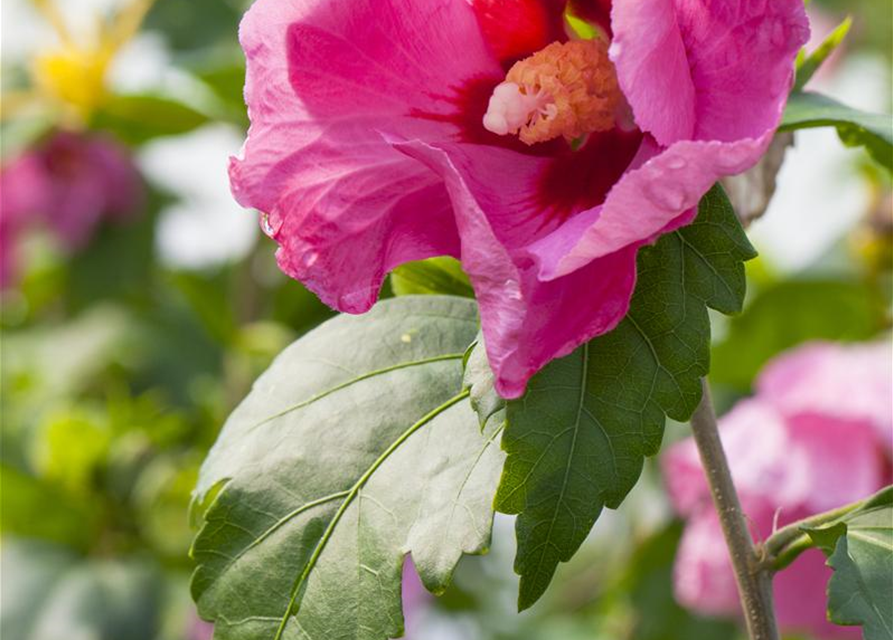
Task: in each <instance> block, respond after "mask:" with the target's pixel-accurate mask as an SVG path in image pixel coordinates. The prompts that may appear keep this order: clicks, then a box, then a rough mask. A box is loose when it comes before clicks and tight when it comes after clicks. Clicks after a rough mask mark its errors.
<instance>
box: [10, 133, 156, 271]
mask: <svg viewBox="0 0 893 640" xmlns="http://www.w3.org/2000/svg"><path fill="white" fill-rule="evenodd" d="M143 196H144V193H143V183H142V180H141V178H140V175H139V173H138V172H137V169H136V167H135V166H134V164H133V161H132V160H131V158H130V154H129V153H128V152H127V150H126V149H125V148H124V147H122V146H121V145H120V144H118V143H117V142H115V141H114V140H112V139H110V138H108V137H106V136H101V135H87V134H81V133H73V132H68V131H59V132H56V133H54V134H52V135H51V136H49V137H48V138H46V139H45V140H43V141H41V142H40V143H39V144H38V145H37V146H35V147H34V148H32V149H29V150H28V151H26V152H25V153H23V154H22V155H20V156H18V157H17V158H15V159H14V160H12V161H11V162H10V163H9V164H8V165H6V166H4V167H3V168H2V169H0V251H2V257H0V265H2V273H0V284H3V285H4V286H5V285H7V284H9V283H10V281H11V280H12V276H13V274H14V272H15V268H16V264H15V262H16V260H15V252H16V247H15V245H16V244H17V238H18V237H19V234H20V233H21V232H22V231H23V230H24V229H26V228H28V227H30V226H33V225H35V224H37V223H38V222H40V223H43V224H45V225H46V226H48V227H49V228H50V229H51V230H52V231H53V233H54V235H55V236H56V237H57V238H58V240H59V242H60V243H61V244H62V246H63V247H65V248H66V249H67V250H69V251H75V250H78V249H81V248H83V246H84V245H85V244H86V243H87V242H88V241H89V240H90V238H92V237H93V234H94V232H95V230H96V227H97V225H98V224H99V223H100V221H101V220H103V219H113V220H125V219H127V218H129V217H130V216H132V215H134V214H135V213H137V212H138V211H139V208H140V205H141V204H142V200H143Z"/></svg>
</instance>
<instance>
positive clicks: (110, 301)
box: [0, 0, 893, 640]
mask: <svg viewBox="0 0 893 640" xmlns="http://www.w3.org/2000/svg"><path fill="white" fill-rule="evenodd" d="M333 1H334V0H333ZM246 5H247V3H246V2H244V1H243V0H157V2H154V3H153V2H150V1H145V0H58V1H57V2H56V3H55V4H53V3H50V2H47V1H46V0H3V4H2V9H0V21H2V72H0V80H2V102H0V106H2V112H0V116H2V129H0V134H2V165H0V166H2V168H0V196H2V213H0V284H2V293H0V302H2V311H0V364H2V367H0V419H2V447H0V497H2V510H0V533H2V539H0V580H2V583H0V634H2V637H3V640H80V639H85V640H86V639H90V640H94V639H96V640H155V639H158V640H201V639H205V638H210V636H211V627H210V625H207V624H205V623H202V622H201V621H200V620H199V619H198V617H197V616H196V614H195V611H194V607H193V605H192V602H191V600H190V598H189V593H188V580H189V574H190V571H191V565H190V561H189V558H188V548H189V544H190V540H191V537H192V535H193V533H194V531H193V529H192V528H191V526H192V525H194V523H191V522H190V518H189V508H188V507H189V501H190V492H191V490H192V487H193V485H194V482H195V479H196V476H197V472H198V467H199V465H200V464H201V461H202V459H203V457H204V455H205V453H206V451H207V449H208V448H209V447H210V445H211V444H212V443H213V441H214V439H215V436H216V433H217V431H218V429H219V428H220V426H221V425H222V423H223V421H224V419H225V418H226V416H227V415H228V413H229V412H230V411H231V410H232V408H233V407H234V406H235V404H236V403H238V401H239V400H240V399H241V398H242V397H243V396H244V395H245V393H246V392H247V390H248V388H249V386H250V384H251V382H252V381H253V380H254V378H255V377H256V376H257V375H258V374H259V373H260V372H261V371H263V369H264V368H265V367H266V366H267V365H268V364H269V362H270V360H271V359H272V358H273V356H275V354H276V353H278V352H279V351H280V350H281V349H282V348H283V347H284V346H286V345H287V344H288V343H289V342H290V341H292V340H294V339H295V338H297V337H299V336H300V335H302V334H303V333H305V332H306V331H308V330H310V329H312V328H313V327H314V326H316V325H317V324H319V323H320V322H322V321H324V320H325V319H327V318H328V317H330V316H331V311H330V310H328V309H327V308H326V307H324V306H323V305H321V303H319V302H318V301H317V300H316V298H315V297H314V296H313V295H312V294H310V293H308V292H307V291H306V290H304V289H303V288H302V287H301V285H300V284H298V283H296V282H293V281H291V280H289V279H287V278H286V277H285V276H284V275H282V274H281V273H280V272H279V271H278V269H277V268H276V265H275V261H274V257H273V253H274V249H275V247H274V245H273V243H272V242H271V241H270V240H268V239H267V238H266V237H265V236H263V234H262V232H261V226H262V221H261V220H259V217H258V214H257V213H256V212H251V211H245V210H243V209H241V208H240V207H238V205H236V204H235V202H234V201H233V200H232V198H231V196H230V194H229V188H228V182H227V177H226V166H227V160H228V157H229V156H230V155H231V154H234V153H237V152H238V150H239V147H240V145H241V142H242V139H243V137H244V133H245V130H246V127H247V118H246V115H245V109H244V105H243V102H242V98H241V86H242V81H243V77H244V61H243V58H242V56H241V52H240V50H239V48H238V42H237V29H238V21H239V18H240V16H241V14H242V12H243V11H244V9H245V7H246ZM891 11H893V5H891V4H890V3H889V2H888V0H859V1H844V0H814V1H813V2H812V3H811V5H810V12H811V17H812V21H813V26H814V29H815V30H816V31H817V32H818V34H819V35H822V34H824V33H827V32H829V31H830V30H831V29H833V28H834V26H836V25H837V24H838V23H839V22H840V21H841V20H842V19H843V18H844V17H845V16H846V15H847V13H849V14H850V15H852V16H853V19H854V25H853V29H852V31H851V33H850V36H849V37H848V39H847V40H846V42H845V44H844V46H843V48H842V49H841V51H840V52H839V53H838V54H836V55H835V56H834V58H833V59H832V60H831V61H830V62H829V64H828V65H827V68H825V69H824V70H823V71H822V72H821V73H820V74H819V76H818V77H817V78H816V79H815V80H814V81H813V83H812V86H813V87H815V88H818V89H821V90H822V91H824V92H826V93H828V94H830V95H832V96H834V97H837V98H838V99H840V100H841V101H844V102H846V103H847V104H850V105H852V106H855V107H861V108H863V109H867V110H870V111H880V112H887V113H889V112H890V108H891V106H893V105H891V89H893V85H891V72H890V69H891V53H893V49H891V47H893V42H891V36H893V18H891ZM891 202H893V201H891V185H890V180H889V176H885V175H884V174H883V172H882V171H881V170H879V168H878V167H877V166H876V165H873V164H872V163H871V161H870V160H869V159H868V157H867V156H866V155H865V154H864V153H862V152H860V151H859V150H852V149H846V148H844V147H843V145H842V144H841V143H840V141H839V140H838V138H837V136H836V134H835V132H834V131H833V130H825V129H819V130H810V131H804V132H802V133H798V134H797V135H796V143H795V146H794V148H792V149H791V150H789V151H788V154H787V159H786V163H785V165H784V167H783V168H782V170H781V173H780V175H779V177H778V191H777V193H776V194H775V197H774V199H773V201H772V204H771V206H770V208H769V210H768V212H767V213H766V214H765V216H763V217H762V218H761V219H760V220H758V221H756V222H755V223H753V225H752V226H751V229H750V235H751V237H752V239H753V241H754V243H755V245H756V246H757V248H758V249H759V250H760V252H761V257H760V258H758V259H757V260H755V261H753V262H751V263H750V264H749V265H748V278H749V294H748V295H749V302H748V305H747V309H746V311H745V313H744V314H743V315H742V316H740V317H737V318H735V319H732V320H731V321H728V320H726V319H724V318H720V317H717V318H715V325H714V326H715V348H714V351H713V361H714V364H713V373H712V383H713V385H714V391H715V395H716V398H717V401H718V404H719V408H720V409H721V410H725V409H727V408H728V407H729V406H731V404H732V403H733V402H734V401H735V400H736V399H738V398H740V397H742V396H744V395H746V394H748V393H749V391H750V388H751V384H752V382H753V379H754V376H755V375H756V374H757V372H758V371H759V369H760V367H761V366H762V365H763V364H764V363H765V362H766V361H767V360H769V359H770V358H771V357H773V356H774V355H776V354H778V353H780V352H782V351H784V350H785V349H788V348H790V347H793V346H796V345H798V344H800V343H804V342H806V341H809V340H813V339H827V340H834V341H868V340H872V339H876V338H878V337H879V336H883V335H888V333H889V330H890V308H891V295H890V294H891V291H890V289H891V260H893V253H891V251H893V213H891ZM384 295H390V293H389V291H388V290H387V289H386V290H385V292H384ZM842 373H843V372H842ZM685 433H686V428H685V426H684V425H673V424H671V425H669V427H668V434H667V439H668V441H672V440H676V439H679V438H681V437H684V435H685ZM512 526H513V523H512V521H511V520H510V519H507V518H503V517H497V520H496V526H495V531H494V542H493V546H492V551H491V553H490V554H489V555H488V556H486V557H484V558H468V559H465V560H464V561H463V562H462V564H461V566H460V569H459V571H458V572H457V575H456V578H455V586H454V588H452V589H451V590H450V591H448V592H447V594H446V595H444V596H443V597H441V598H437V599H435V598H432V597H429V596H426V595H425V594H423V593H421V591H420V588H419V587H418V586H417V585H415V586H413V585H414V584H415V583H414V582H413V579H412V576H411V575H410V577H409V580H408V584H409V586H407V587H406V596H407V609H408V611H407V616H408V624H409V634H408V637H410V638H413V639H415V640H448V639H450V640H451V639H456V640H459V639H462V640H465V639H470V640H508V639H510V638H511V639H519V640H527V639H530V640H534V639H537V640H539V639H543V640H577V639H580V640H583V639H586V640H593V639H599V638H604V639H612V640H616V639H629V640H689V639H694V638H698V639H704V640H710V639H712V638H715V639H717V640H725V639H728V638H734V637H735V636H736V634H737V633H738V631H737V630H736V627H735V624H734V622H732V621H729V620H723V619H709V618H703V617H699V616H697V615H695V614H694V613H691V612H689V611H687V610H685V609H684V608H682V607H681V606H680V605H679V604H677V602H676V601H675V600H674V598H673V591H672V563H673V559H674V555H675V551H676V548H677V545H678V541H679V538H680V535H681V532H682V524H681V522H680V521H678V520H677V519H676V518H675V516H674V514H673V512H672V509H671V507H670V503H669V501H668V500H667V498H666V494H665V491H664V488H663V483H662V479H661V475H660V469H659V465H658V464H657V463H656V462H655V463H650V464H649V467H648V468H647V469H646V473H645V476H644V478H643V480H642V482H641V483H640V485H639V486H638V487H637V488H636V490H635V491H634V493H633V494H632V495H631V496H630V498H629V499H628V500H627V502H626V503H625V504H624V505H623V507H622V508H621V509H620V510H619V511H617V512H607V513H605V514H604V515H603V516H602V519H601V520H600V521H599V523H598V524H597V525H596V527H595V529H594V531H593V534H592V536H591V538H590V539H589V540H588V541H587V543H586V544H585V546H584V548H583V549H582V550H581V552H580V553H579V554H577V556H576V557H575V558H574V560H573V561H572V562H571V563H569V564H567V565H563V566H562V567H561V568H560V570H559V574H558V577H557V578H556V580H555V581H554V583H553V586H552V588H551V590H550V592H549V593H548V594H547V596H546V597H545V598H544V600H543V601H542V602H541V603H539V604H538V605H537V606H535V607H534V608H533V609H532V610H530V611H528V612H525V613H524V614H522V615H517V614H516V613H515V606H514V601H515V597H516V590H517V580H516V577H515V576H514V574H513V572H512V569H511V563H512V558H513V554H514V541H513V531H512Z"/></svg>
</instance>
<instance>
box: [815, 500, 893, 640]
mask: <svg viewBox="0 0 893 640" xmlns="http://www.w3.org/2000/svg"><path fill="white" fill-rule="evenodd" d="M803 531H804V532H805V533H806V534H807V535H808V536H809V537H810V538H811V539H812V541H813V542H814V543H815V545H816V546H817V547H819V548H820V549H822V551H824V552H825V555H827V556H828V566H829V567H831V568H832V569H834V575H833V576H832V577H831V580H830V581H829V582H828V617H829V619H830V620H831V621H832V622H834V623H835V624H839V625H861V626H862V629H863V637H864V638H865V640H890V639H891V638H893V486H891V487H887V488H886V489H884V490H883V491H881V492H879V493H877V494H876V495H875V496H874V497H873V498H872V499H871V500H869V501H868V502H866V503H865V504H864V505H862V506H861V507H860V508H859V509H857V510H855V511H852V512H850V513H848V514H846V515H845V516H843V517H841V518H840V519H839V520H837V521H835V522H830V523H827V524H824V525H822V526H820V527H804V528H803Z"/></svg>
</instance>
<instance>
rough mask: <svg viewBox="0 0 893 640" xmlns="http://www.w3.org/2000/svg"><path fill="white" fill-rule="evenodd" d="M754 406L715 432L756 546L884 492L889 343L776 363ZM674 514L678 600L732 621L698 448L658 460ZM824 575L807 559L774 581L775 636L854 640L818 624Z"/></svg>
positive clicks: (818, 563) (800, 354) (745, 406)
mask: <svg viewBox="0 0 893 640" xmlns="http://www.w3.org/2000/svg"><path fill="white" fill-rule="evenodd" d="M756 387H757V394H756V396H755V397H753V398H751V399H747V400H743V401H741V402H739V403H738V404H737V405H736V406H735V408H733V409H732V411H730V412H729V413H728V414H727V415H726V416H725V417H723V419H722V420H721V421H720V433H721V436H722V440H723V444H724V446H725V448H726V453H727V455H728V458H729V464H730V466H731V469H732V476H733V477H734V480H735V484H736V486H737V488H738V492H739V495H740V497H741V503H742V507H743V508H744V511H745V513H746V515H747V518H748V520H749V522H750V523H751V526H752V533H753V535H754V537H755V539H757V540H761V539H765V538H767V537H768V536H769V535H771V534H772V531H773V527H774V526H776V524H777V526H783V525H785V524H788V523H790V522H794V521H796V520H799V519H801V518H804V517H806V516H809V515H813V514H815V513H819V512H822V511H827V510H829V509H833V508H835V507H839V506H842V505H844V504H847V503H850V502H854V501H856V500H860V499H862V498H865V497H867V496H869V495H871V494H872V493H874V492H875V491H877V490H879V489H880V488H881V487H883V486H884V485H886V484H887V483H889V482H890V480H891V478H890V457H889V456H890V452H891V442H893V403H891V395H890V389H891V388H893V354H891V346H890V344H889V343H879V344H870V345H854V346H842V345H836V344H826V343H814V344H810V345H805V346H803V347H800V348H798V349H796V350H794V351H791V352H789V353H786V354H783V355H782V356H780V357H778V358H777V359H776V360H775V361H773V362H771V363H770V364H769V365H768V366H767V367H766V368H765V369H764V370H763V372H762V374H761V375H760V377H759V379H758V380H757V385H756ZM663 466H664V472H665V477H666V480H667V485H668V488H669V491H670V496H671V498H672V500H673V504H674V505H675V507H676V509H677V510H678V511H679V513H680V514H681V515H683V516H685V517H686V518H688V525H687V527H686V529H685V533H684V535H683V539H682V543H681V546H680V549H679V555H678V557H677V559H676V571H675V578H676V581H675V587H676V595H677V597H678V599H679V600H680V602H682V603H683V604H685V605H687V606H689V607H691V608H693V609H696V610H698V611H701V612H702V613H706V614H710V615H734V614H736V613H737V612H738V611H739V604H738V595H737V590H736V587H735V579H734V574H733V572H732V566H731V562H730V560H729V556H728V550H727V548H726V546H725V543H724V541H723V536H722V530H721V529H720V526H719V521H718V519H717V516H716V512H715V511H714V509H713V505H712V504H711V502H710V494H709V491H708V488H707V484H706V481H705V480H704V475H703V471H702V468H701V463H700V461H699V459H698V453H697V450H696V448H695V445H694V442H693V441H692V440H691V439H689V440H686V441H684V442H681V443H679V444H677V445H675V446H673V447H672V448H671V449H670V450H669V452H668V453H667V455H666V456H665V457H664V460H663ZM830 577H831V570H830V569H829V568H828V567H826V566H825V557H824V555H823V554H822V553H821V552H820V551H818V550H814V549H813V550H810V551H807V552H806V553H805V554H803V555H802V556H800V557H799V558H798V559H797V560H796V561H795V562H794V564H792V565H791V566H790V567H788V568H787V569H785V570H784V571H782V572H780V573H779V574H777V575H776V577H775V600H776V607H777V613H778V618H779V624H780V625H781V626H782V628H784V629H786V630H788V631H791V632H797V631H801V632H802V631H805V632H810V633H812V634H813V635H815V636H816V637H819V638H858V637H860V635H859V630H858V629H857V628H846V627H838V626H834V625H832V624H830V623H828V622H827V621H826V616H825V607H826V596H825V587H826V585H827V584H828V579H829V578H830Z"/></svg>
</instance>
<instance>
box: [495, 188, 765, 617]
mask: <svg viewBox="0 0 893 640" xmlns="http://www.w3.org/2000/svg"><path fill="white" fill-rule="evenodd" d="M754 255H755V252H754V250H753V248H752V247H751V246H750V244H749V242H748V241H747V237H746V236H745V235H744V232H743V230H742V229H741V226H740V224H739V222H738V219H737V218H736V216H735V212H734V211H733V210H732V207H731V205H730V203H729V201H728V198H727V197H726V196H725V194H724V192H723V191H722V189H721V188H720V187H719V186H717V187H714V188H713V189H712V190H711V191H710V193H708V194H707V195H706V196H705V197H704V199H703V201H702V202H701V204H700V208H699V214H698V217H697V219H696V220H695V222H694V223H693V224H691V225H690V226H688V227H685V228H683V229H681V230H679V231H677V232H675V233H671V234H668V235H665V236H664V237H663V238H661V239H660V240H659V241H658V242H657V244H656V245H654V246H652V247H646V248H643V249H642V250H641V251H640V253H639V260H638V273H639V278H638V285H637V287H636V292H635V294H634V296H633V299H632V303H631V306H630V310H629V313H628V315H627V317H626V318H625V319H624V320H623V321H622V322H621V323H620V325H619V326H618V327H617V328H616V329H615V330H614V331H612V332H610V333H608V334H606V335H604V336H601V337H599V338H596V339H595V340H593V341H592V342H590V343H589V344H586V345H583V346H582V347H580V348H579V349H577V351H575V352H574V353H573V354H571V355H570V356H567V357H566V358H563V359H561V360H557V361H555V362H553V363H551V364H549V365H548V366H547V367H545V368H544V369H543V370H542V371H541V372H540V373H539V374H537V375H536V376H534V378H533V379H532V380H531V381H530V384H529V386H528V391H527V394H526V395H525V396H524V397H523V398H521V399H520V400H517V401H512V402H509V403H508V406H507V410H506V411H507V426H506V430H505V433H504V435H503V440H502V444H503V447H504V448H505V450H506V452H507V453H508V458H507V460H506V465H505V470H504V472H503V475H502V480H501V482H500V485H499V491H498V493H497V496H496V508H497V510H499V511H501V512H503V513H508V514H518V519H517V523H516V533H517V538H518V553H517V557H516V561H515V571H516V572H517V573H518V574H520V576H521V587H520V594H519V599H518V605H519V607H520V608H521V609H525V608H527V607H529V606H531V605H532V604H533V603H534V602H536V600H537V599H538V598H539V597H540V596H541V595H542V594H543V593H544V592H545V590H546V588H547V586H548V585H549V582H550V581H551V579H552V576H553V574H554V572H555V570H556V568H557V566H558V563H559V562H566V561H568V560H569V559H570V558H571V557H572V556H573V555H574V553H575V552H576V551H577V549H578V548H579V547H580V544H581V543H582V542H583V540H584V539H585V538H586V536H587V535H588V533H589V531H590V529H591V528H592V526H593V524H594V523H595V521H596V519H597V518H598V517H599V514H600V513H601V510H602V508H603V507H604V506H608V507H611V508H616V507H617V506H619V505H620V503H621V502H622V501H623V499H624V498H625V497H626V495H627V494H628V493H629V491H630V490H631V489H632V488H633V486H634V485H635V484H636V482H637V480H638V478H639V476H640V474H641V471H642V465H643V462H644V458H645V456H651V455H654V454H656V453H657V452H658V450H659V448H660V443H661V439H662V436H663V427H664V421H665V417H666V416H670V417H672V418H674V419H676V420H680V421H682V420H687V419H688V418H689V417H690V416H691V414H692V412H693V411H694V409H695V408H696V407H697V405H698V403H699V401H700V398H701V382H700V378H701V377H702V376H704V375H705V374H706V373H707V371H708V368H709V356H710V351H709V348H710V322H709V318H708V314H707V307H711V308H713V309H716V310H719V311H722V312H725V313H732V312H735V311H739V310H740V309H741V305H742V301H743V298H744V290H745V278H744V265H743V262H744V261H745V260H748V259H750V258H752V257H754Z"/></svg>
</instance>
